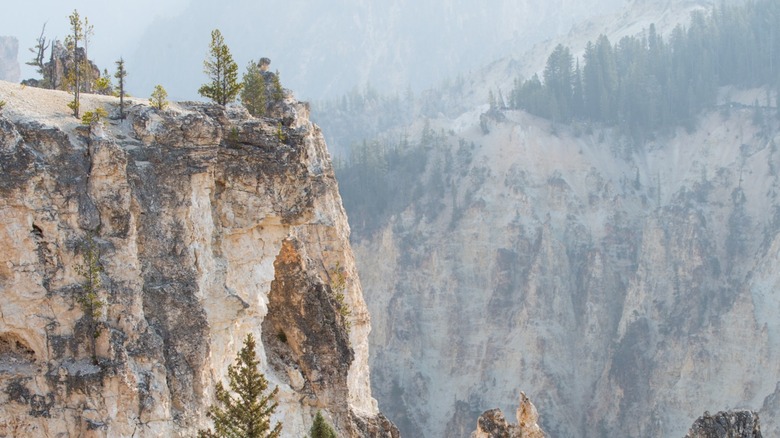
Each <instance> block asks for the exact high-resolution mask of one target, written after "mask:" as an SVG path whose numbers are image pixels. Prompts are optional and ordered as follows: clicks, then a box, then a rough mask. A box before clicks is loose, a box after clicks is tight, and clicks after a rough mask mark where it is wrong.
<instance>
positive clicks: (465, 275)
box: [354, 110, 780, 438]
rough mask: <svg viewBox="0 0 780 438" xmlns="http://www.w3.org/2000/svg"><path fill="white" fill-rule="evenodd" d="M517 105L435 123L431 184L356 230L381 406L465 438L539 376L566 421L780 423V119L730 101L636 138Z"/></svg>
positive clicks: (545, 408)
mask: <svg viewBox="0 0 780 438" xmlns="http://www.w3.org/2000/svg"><path fill="white" fill-rule="evenodd" d="M505 115H506V118H507V121H506V122H500V123H499V122H491V123H492V124H491V126H490V133H489V134H487V135H485V134H483V131H482V130H481V129H480V126H479V120H478V114H477V115H473V114H471V115H469V114H467V115H464V116H463V118H462V119H459V121H458V123H459V124H458V125H456V126H455V129H458V130H457V131H455V134H454V135H452V134H447V133H446V132H447V131H446V129H447V128H449V127H450V126H453V125H450V124H448V122H449V121H447V120H444V121H438V123H439V124H437V121H431V126H432V128H431V129H432V131H433V132H437V131H438V130H439V129H440V127H442V126H443V127H444V128H441V130H442V131H443V132H445V134H442V137H443V138H441V139H439V138H437V141H436V142H434V146H433V147H432V148H431V150H430V151H429V152H426V154H427V155H426V159H427V163H428V164H427V166H426V168H425V170H424V171H422V172H420V176H419V179H418V180H417V181H415V182H414V183H413V184H410V186H411V187H413V190H414V192H415V193H421V195H420V197H419V199H417V200H415V202H414V203H412V204H410V205H409V206H407V207H404V209H403V211H394V212H392V214H388V217H389V219H388V224H387V225H385V226H384V227H381V228H380V229H379V230H378V231H377V232H376V233H375V234H372V235H371V236H368V237H367V238H365V239H363V240H361V241H358V242H355V243H354V248H355V251H356V252H357V254H358V260H359V264H360V269H361V280H362V281H363V285H364V288H365V291H366V296H367V300H368V301H369V305H370V306H371V309H372V314H373V315H374V318H373V320H372V325H373V328H374V332H373V333H374V335H373V336H372V342H374V344H373V347H374V348H372V351H373V352H374V353H375V356H373V358H372V365H373V367H372V375H373V377H374V380H373V383H374V394H375V395H376V396H377V398H378V400H379V402H380V406H381V407H382V410H383V412H384V413H385V414H386V415H388V417H389V418H391V419H392V420H393V421H395V422H396V424H398V426H399V428H400V429H401V430H402V431H403V432H404V434H405V435H407V434H408V435H411V436H421V437H427V438H441V437H456V436H457V437H464V436H468V435H467V434H468V433H470V432H471V431H472V430H473V424H474V422H475V421H476V419H477V417H478V416H479V414H480V412H484V410H485V409H488V408H492V407H500V408H502V410H503V411H504V412H508V410H507V409H510V408H511V406H513V404H514V403H516V401H515V400H516V394H515V393H514V389H515V388H523V389H524V390H525V391H526V392H527V393H528V394H529V396H531V397H532V399H533V400H534V404H535V405H536V406H537V407H538V408H539V410H540V412H542V413H543V415H542V418H541V420H540V421H541V425H542V426H543V428H544V430H545V431H546V432H547V433H549V434H550V435H552V436H583V437H602V436H642V437H667V436H684V435H685V433H686V432H687V430H688V427H690V424H691V422H692V419H694V418H696V417H698V416H699V415H701V413H702V412H704V410H705V409H713V410H715V409H719V410H722V409H728V408H729V407H731V406H735V405H736V406H744V407H746V408H749V409H752V410H756V411H758V410H762V412H767V414H766V415H762V422H763V423H764V424H762V428H766V429H765V430H767V431H768V430H773V431H774V430H777V420H776V419H777V418H780V417H778V415H777V414H776V413H778V412H780V408H778V406H780V403H778V402H777V400H780V396H778V394H780V392H778V391H777V389H776V388H777V385H778V381H780V365H779V364H780V356H779V355H778V352H780V348H779V347H780V322H779V321H780V320H778V318H777V309H778V306H780V294H779V293H778V291H780V287H779V286H780V276H778V272H777V266H778V265H780V222H778V221H777V220H776V217H777V212H778V211H780V202H779V201H778V199H779V198H778V197H777V196H776V194H777V193H780V177H779V176H778V171H777V168H778V163H779V162H780V161H779V160H780V155H778V152H777V148H776V147H774V146H773V145H776V144H778V143H780V135H779V134H778V130H777V127H776V126H777V125H769V126H766V127H761V126H756V125H754V124H753V123H752V121H751V118H750V117H751V114H750V113H749V111H743V110H739V111H734V112H732V114H731V116H730V117H724V116H723V115H722V114H720V113H718V112H717V111H715V112H712V113H709V114H706V115H703V116H702V117H701V119H700V121H699V126H698V129H697V130H696V131H693V132H691V133H686V132H679V133H678V134H677V135H675V136H672V137H664V138H663V139H659V140H657V141H656V142H651V143H648V144H647V145H644V146H642V147H629V146H626V145H625V144H622V143H621V142H620V141H619V140H618V139H616V138H614V137H611V136H610V133H609V132H608V131H607V132H604V133H599V132H598V131H596V132H594V133H592V134H589V133H587V132H577V130H576V129H563V130H557V131H556V129H557V128H556V127H554V126H551V125H549V124H547V123H546V122H544V121H541V120H539V119H537V118H534V117H530V116H527V115H526V114H524V113H522V112H515V111H507V112H506V113H505ZM470 116H471V117H470ZM469 117H470V118H469ZM601 136H603V137H604V138H603V139H602V138H600V137H601ZM461 140H462V141H461ZM602 140H603V141H602ZM438 181H441V183H439V182H438ZM429 206H433V208H430V207H429ZM462 418H469V420H468V422H466V423H463V422H462ZM463 424H467V425H468V429H464V427H463ZM464 430H465V431H466V432H465V434H464V433H463V432H464ZM767 433H768V432H767Z"/></svg>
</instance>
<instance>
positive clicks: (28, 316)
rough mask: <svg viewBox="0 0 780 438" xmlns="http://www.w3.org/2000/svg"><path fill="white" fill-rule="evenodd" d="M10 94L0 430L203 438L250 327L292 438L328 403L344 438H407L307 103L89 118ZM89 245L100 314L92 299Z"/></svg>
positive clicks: (3, 161)
mask: <svg viewBox="0 0 780 438" xmlns="http://www.w3.org/2000/svg"><path fill="white" fill-rule="evenodd" d="M0 99H2V100H5V101H6V102H7V105H6V107H5V109H4V111H3V113H2V115H0V124H1V125H2V130H1V131H0V194H1V195H2V196H0V294H1V295H2V300H0V417H2V418H4V419H5V420H6V421H4V422H3V424H2V425H0V435H3V436H42V437H47V436H50V437H53V436H61V435H68V436H106V437H108V436H110V437H120V436H128V437H129V436H148V437H151V436H192V435H193V434H194V433H195V431H196V430H197V429H198V428H202V427H204V426H206V425H207V424H208V421H207V419H206V417H205V411H206V407H207V406H209V405H210V404H211V402H212V401H213V387H214V383H215V382H217V381H220V380H223V381H224V379H225V376H226V372H227V366H228V364H230V363H232V362H233V360H234V358H235V355H236V352H237V351H238V349H240V347H241V343H242V340H243V339H244V338H245V337H246V335H247V334H248V333H252V334H254V335H255V338H256V339H262V340H263V343H262V344H260V345H258V354H259V357H260V362H261V366H262V368H263V372H264V373H265V374H266V377H267V378H268V380H269V381H270V383H271V385H272V386H274V385H277V386H278V387H279V388H280V391H279V396H278V402H279V409H278V410H277V412H276V414H275V415H274V420H275V421H281V422H282V423H283V425H284V426H283V427H284V429H283V436H302V435H304V434H305V433H306V431H308V428H309V427H310V425H311V421H312V418H313V416H314V414H316V412H317V411H318V410H321V411H322V412H323V414H324V415H325V416H326V417H327V418H328V419H329V421H330V422H331V424H333V425H334V426H335V427H336V429H337V430H338V431H339V433H340V436H350V437H364V436H372V437H385V436H387V437H395V436H397V431H396V430H395V427H394V426H393V425H392V423H390V422H389V421H387V420H386V419H385V418H384V417H383V416H382V415H381V414H379V412H378V410H377V406H376V402H375V400H374V399H373V398H372V396H371V391H370V386H369V371H368V350H367V347H368V340H367V337H368V333H369V330H370V321H369V315H368V312H367V309H366V306H365V304H364V301H363V296H362V291H361V287H360V283H359V281H358V276H357V272H356V269H355V264H354V259H353V256H352V252H351V249H350V246H349V243H348V235H349V228H348V226H347V223H346V218H345V215H344V212H343V209H342V207H341V200H340V197H339V194H338V189H337V186H336V182H335V179H334V176H333V171H332V168H331V163H330V159H329V155H328V152H327V150H326V146H325V143H324V141H323V139H322V135H321V133H320V131H319V129H318V128H317V127H316V126H314V125H313V124H311V123H310V122H309V120H308V107H307V106H306V105H305V104H301V103H299V102H295V101H294V100H292V98H289V97H288V98H287V99H286V100H285V101H284V102H282V103H280V104H277V105H276V106H275V107H274V108H273V109H272V117H271V118H263V119H255V118H252V117H250V116H249V115H248V114H247V113H246V112H245V111H244V110H243V108H240V107H229V108H227V109H225V108H223V107H219V106H215V105H208V104H197V103H190V104H181V105H178V104H172V105H171V108H170V109H169V110H166V111H157V110H155V109H152V108H150V107H149V106H147V105H145V104H143V103H141V104H139V103H138V102H131V105H132V106H131V107H130V108H129V110H127V114H128V116H127V118H126V119H125V120H113V119H110V120H109V119H107V120H106V121H105V122H103V123H99V124H93V125H92V126H91V127H86V126H82V125H81V124H80V123H79V121H78V120H75V119H73V118H72V117H70V116H69V109H68V108H67V102H68V101H69V100H70V96H69V95H68V94H66V93H62V92H57V91H47V90H40V89H35V88H31V87H27V88H25V89H22V88H19V86H18V85H15V86H14V85H13V84H8V83H2V82H0ZM116 103H117V102H116V100H115V99H113V98H109V97H99V96H92V95H84V96H83V97H82V108H83V109H84V110H85V111H86V110H91V109H93V108H95V107H98V106H100V107H104V108H105V109H107V110H108V111H109V112H112V111H115V109H116ZM280 126H281V128H280ZM90 240H91V241H93V242H94V243H95V247H94V248H95V251H97V254H98V259H99V262H100V266H101V270H102V271H101V273H100V276H101V279H102V288H100V289H99V291H98V295H97V299H99V300H100V301H101V302H102V303H103V307H102V311H101V312H99V313H97V314H94V313H90V312H86V311H85V308H84V306H83V304H82V301H80V300H79V297H80V296H81V294H83V288H82V283H83V279H84V277H83V276H82V275H81V272H82V271H80V270H78V268H77V267H78V266H79V265H81V264H82V263H83V260H84V255H85V254H86V253H87V251H88V250H87V249H85V245H84V242H86V241H90ZM336 273H338V275H339V276H340V277H339V278H343V279H344V280H343V281H341V282H340V283H338V284H336V283H334V277H333V276H334V275H335V274H336ZM336 286H338V287H336ZM93 339H94V342H93Z"/></svg>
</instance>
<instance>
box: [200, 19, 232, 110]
mask: <svg viewBox="0 0 780 438" xmlns="http://www.w3.org/2000/svg"><path fill="white" fill-rule="evenodd" d="M209 53H210V57H209V58H208V59H206V60H205V61H203V71H204V73H206V75H208V77H209V81H210V82H209V83H207V84H204V85H203V86H201V87H200V89H199V90H198V93H200V95H201V96H203V97H206V98H208V99H211V100H212V101H214V103H217V104H219V105H227V104H228V103H229V102H232V101H233V100H235V98H236V96H238V92H239V91H241V86H242V84H241V83H240V82H238V65H237V64H236V63H235V61H233V55H231V54H230V49H228V46H227V45H226V44H225V39H224V38H223V37H222V33H221V32H220V31H219V29H214V30H213V31H211V44H210V46H209Z"/></svg>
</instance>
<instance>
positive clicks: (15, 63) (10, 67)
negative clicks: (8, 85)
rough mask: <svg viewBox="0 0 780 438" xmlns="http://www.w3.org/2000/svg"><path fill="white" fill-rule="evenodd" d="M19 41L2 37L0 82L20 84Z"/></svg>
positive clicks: (0, 45)
mask: <svg viewBox="0 0 780 438" xmlns="http://www.w3.org/2000/svg"><path fill="white" fill-rule="evenodd" d="M18 56H19V41H18V40H17V39H16V38H14V37H10V36H0V81H9V82H19V76H20V75H21V70H20V69H19V60H18V58H17V57H18Z"/></svg>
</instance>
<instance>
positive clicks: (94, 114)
mask: <svg viewBox="0 0 780 438" xmlns="http://www.w3.org/2000/svg"><path fill="white" fill-rule="evenodd" d="M106 117H108V112H106V110H104V109H103V108H96V109H95V111H86V112H85V113H84V114H83V115H82V116H81V124H82V125H87V126H90V125H92V124H93V123H100V121H101V120H102V119H104V118H106Z"/></svg>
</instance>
